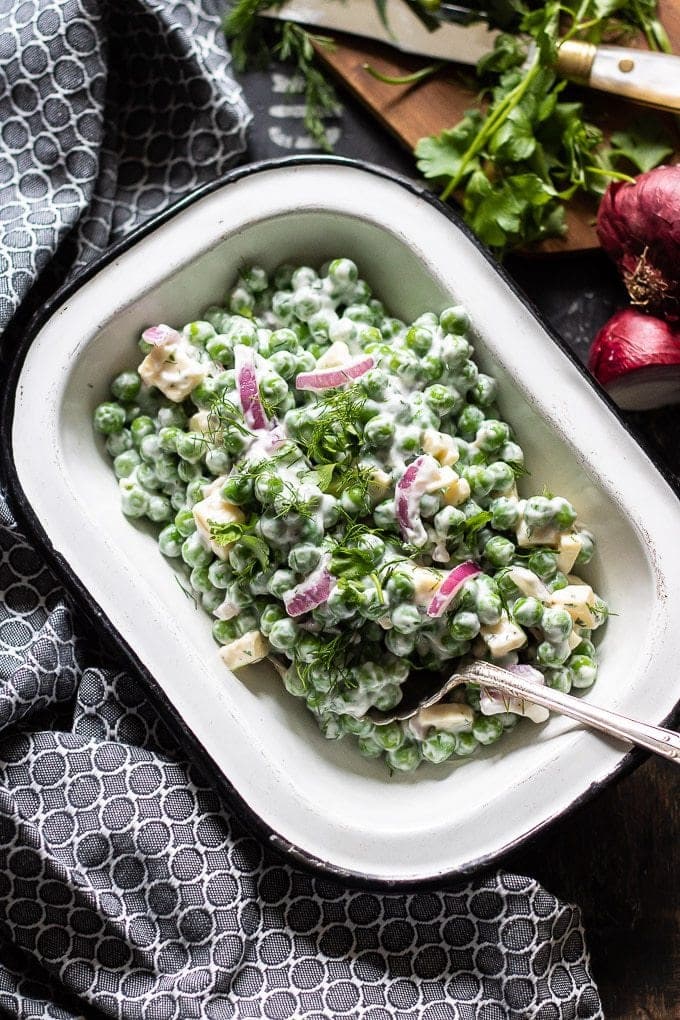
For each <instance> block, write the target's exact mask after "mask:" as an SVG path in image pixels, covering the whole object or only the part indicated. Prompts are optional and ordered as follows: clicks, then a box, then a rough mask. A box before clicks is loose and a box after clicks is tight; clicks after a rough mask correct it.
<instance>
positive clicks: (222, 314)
mask: <svg viewBox="0 0 680 1020" xmlns="http://www.w3.org/2000/svg"><path fill="white" fill-rule="evenodd" d="M229 318H230V316H229V315H228V313H227V310H226V308H222V307H221V306H220V305H210V307H209V308H206V310H205V311H204V312H203V319H204V320H205V321H206V322H207V323H208V324H209V325H210V326H212V327H213V328H214V329H215V330H217V332H218V333H219V332H220V331H221V330H222V329H223V327H224V326H225V325H226V324H227V323H228V322H229Z"/></svg>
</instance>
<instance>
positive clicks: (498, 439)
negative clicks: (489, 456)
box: [475, 419, 510, 453]
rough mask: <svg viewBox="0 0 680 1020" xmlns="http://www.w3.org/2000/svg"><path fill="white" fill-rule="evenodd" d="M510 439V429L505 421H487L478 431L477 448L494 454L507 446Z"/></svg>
mask: <svg viewBox="0 0 680 1020" xmlns="http://www.w3.org/2000/svg"><path fill="white" fill-rule="evenodd" d="M509 438H510V429H509V427H508V426H507V425H506V424H505V422H504V421H494V420H493V419H487V420H485V421H483V422H482V424H481V425H480V426H479V428H478V429H477V436H476V439H475V441H476V443H477V446H478V447H479V448H480V449H481V450H484V451H485V452H486V453H493V452H495V451H496V450H500V449H501V447H502V446H505V444H506V443H507V441H508V439H509Z"/></svg>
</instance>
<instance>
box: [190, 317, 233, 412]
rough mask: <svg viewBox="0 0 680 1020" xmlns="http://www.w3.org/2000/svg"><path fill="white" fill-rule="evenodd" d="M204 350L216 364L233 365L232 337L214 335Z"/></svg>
mask: <svg viewBox="0 0 680 1020" xmlns="http://www.w3.org/2000/svg"><path fill="white" fill-rule="evenodd" d="M205 349H206V351H207V352H208V354H209V355H210V357H211V358H212V359H213V361H216V362H218V364H220V365H227V366H229V367H231V366H232V365H233V364H234V340H233V338H232V337H230V336H227V335H225V334H224V333H216V334H215V336H213V337H211V338H210V340H208V342H207V344H206V346H205ZM192 399H193V394H192Z"/></svg>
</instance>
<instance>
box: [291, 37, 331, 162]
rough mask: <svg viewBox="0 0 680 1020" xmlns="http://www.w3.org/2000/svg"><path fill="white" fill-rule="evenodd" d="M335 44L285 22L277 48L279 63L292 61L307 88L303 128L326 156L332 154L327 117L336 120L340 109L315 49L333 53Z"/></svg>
mask: <svg viewBox="0 0 680 1020" xmlns="http://www.w3.org/2000/svg"><path fill="white" fill-rule="evenodd" d="M334 45H335V44H334V42H333V40H332V39H331V38H329V36H326V35H317V34H315V33H312V32H309V31H307V29H304V28H302V27H301V26H300V25H294V24H293V23H292V22H291V21H285V22H284V23H283V25H282V26H281V39H280V40H279V43H278V45H277V46H276V47H275V48H274V55H275V56H276V57H278V59H279V60H283V61H289V62H290V63H291V64H292V65H293V66H294V67H295V69H296V71H297V72H298V74H299V76H300V78H301V79H302V82H303V85H304V99H305V114H304V119H303V122H304V125H305V128H306V129H307V131H308V132H309V134H310V136H311V137H312V138H313V139H314V141H315V142H316V144H317V145H318V147H319V148H320V149H323V150H324V152H332V151H333V146H332V144H331V141H330V139H329V137H328V132H327V130H326V125H325V123H324V118H325V117H337V116H338V114H339V112H340V110H341V106H340V103H339V101H338V97H337V94H336V91H335V89H334V88H333V86H332V85H331V83H330V82H329V81H327V79H326V78H325V77H324V76H323V74H322V72H321V71H320V70H319V68H318V67H317V66H316V63H315V60H316V56H315V52H314V46H323V48H324V49H328V50H332V49H333V47H334Z"/></svg>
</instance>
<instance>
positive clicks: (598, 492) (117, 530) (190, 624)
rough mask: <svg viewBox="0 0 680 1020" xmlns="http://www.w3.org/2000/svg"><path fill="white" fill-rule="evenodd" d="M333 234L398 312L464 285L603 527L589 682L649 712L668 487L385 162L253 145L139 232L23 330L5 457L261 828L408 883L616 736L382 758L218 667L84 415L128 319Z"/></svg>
mask: <svg viewBox="0 0 680 1020" xmlns="http://www.w3.org/2000/svg"><path fill="white" fill-rule="evenodd" d="M339 254H344V255H347V256H349V257H351V258H353V259H355V260H356V262H357V263H358V264H359V266H360V270H361V272H362V274H363V275H365V276H366V277H367V279H368V281H369V283H370V284H371V285H372V287H373V289H374V291H375V293H376V294H377V295H378V296H380V297H381V298H382V299H383V300H384V301H385V304H386V305H387V307H388V308H389V309H390V310H391V311H392V313H393V314H396V315H398V316H400V317H401V318H404V319H408V318H411V317H414V316H415V315H417V314H418V313H419V312H422V311H425V310H428V309H440V308H442V307H444V306H446V305H447V304H450V303H452V301H456V302H461V303H463V304H465V305H466V307H467V308H468V311H469V313H470V317H471V320H472V323H473V328H474V333H475V337H476V340H475V346H476V351H477V359H478V361H479V363H480V365H481V366H482V368H483V369H484V370H486V371H490V372H491V373H492V374H493V375H495V376H496V378H497V379H498V380H499V383H500V393H501V399H500V406H501V411H502V413H503V415H504V417H505V418H506V419H507V420H508V421H510V423H511V424H512V425H513V427H514V428H515V430H516V432H517V434H518V438H519V441H520V443H521V444H522V446H523V447H524V450H525V454H526V460H527V465H528V467H529V469H530V471H531V477H530V478H529V479H528V480H527V481H528V483H529V484H530V486H531V490H532V491H534V492H540V491H541V489H542V487H543V485H544V484H545V485H547V486H548V487H549V488H550V489H552V490H554V491H556V492H559V493H560V494H563V495H565V496H567V497H569V498H570V499H572V500H573V501H574V503H575V504H576V506H577V508H578V510H579V517H580V519H581V520H582V521H583V522H584V523H586V524H587V525H588V526H589V527H591V528H592V530H594V532H595V533H596V535H597V538H598V555H597V557H596V562H595V563H594V564H593V565H592V570H591V569H590V568H586V569H587V577H588V580H589V581H591V582H592V583H593V585H594V586H595V588H596V590H597V591H598V592H600V593H602V595H603V596H604V597H605V598H606V599H607V600H608V601H609V603H610V605H611V607H612V609H613V610H614V611H615V612H616V613H617V614H618V615H616V616H612V618H611V619H610V620H609V622H608V624H607V627H606V628H605V630H606V633H605V635H604V638H603V640H604V649H603V656H602V666H601V671H600V676H599V679H598V681H597V684H596V686H595V688H594V689H593V700H594V701H597V702H598V703H600V704H602V705H604V706H607V707H609V708H612V709H614V710H617V711H620V712H622V713H624V714H627V715H630V716H633V717H637V718H639V719H641V720H645V721H647V722H650V723H661V722H663V721H665V720H666V719H667V718H668V717H669V716H670V715H671V713H672V711H673V709H674V706H675V704H676V701H677V700H678V682H677V679H676V677H677V671H678V661H679V658H680V627H678V626H677V621H678V619H680V581H679V579H680V543H678V542H675V541H669V536H673V535H677V534H680V506H679V504H678V502H677V499H676V496H675V495H674V493H673V491H672V490H671V488H670V487H669V486H668V485H667V483H666V482H665V481H664V479H663V477H662V476H661V474H660V473H659V471H658V470H657V469H656V468H655V467H654V465H653V464H652V462H651V461H650V460H649V458H648V457H647V456H646V454H645V453H644V452H643V451H642V450H641V449H640V447H639V446H638V445H637V444H636V442H635V441H634V440H633V439H632V437H631V436H630V435H629V434H628V432H627V431H626V429H625V427H624V425H623V424H622V423H621V421H620V420H619V419H618V418H617V417H616V416H615V414H614V413H613V412H612V410H611V409H610V407H609V406H608V405H607V403H605V402H604V401H603V400H602V398H601V396H600V395H599V393H598V392H597V391H596V389H595V388H594V387H593V386H592V385H590V384H589V383H588V382H587V381H586V379H585V376H584V374H583V372H582V370H581V369H580V368H579V366H577V365H576V364H575V363H574V361H573V360H572V359H571V358H570V357H569V356H568V355H567V354H566V353H565V351H564V350H563V349H562V348H561V347H560V346H559V345H558V344H557V343H556V342H555V341H554V339H553V338H552V337H551V336H550V335H549V334H548V332H547V331H546V328H545V326H544V325H543V324H542V323H541V322H540V321H539V320H538V319H537V318H536V316H535V314H534V312H533V311H532V310H531V309H530V308H529V307H528V306H527V304H526V303H525V301H524V300H523V299H522V298H521V296H519V295H518V294H517V293H516V292H515V291H514V290H513V289H512V287H511V285H510V284H509V283H508V281H507V280H506V279H505V278H504V276H503V274H502V273H501V272H499V270H498V269H497V267H496V266H495V265H494V264H493V263H492V262H491V261H490V260H489V258H488V257H487V256H486V254H485V253H484V251H483V250H482V249H481V248H480V247H479V246H478V244H477V243H476V242H475V241H474V239H472V238H471V237H470V235H469V234H468V233H467V232H466V231H465V229H464V228H462V227H461V226H460V225H459V223H458V222H457V220H456V219H455V218H454V217H453V216H452V215H451V213H450V212H449V211H448V210H446V209H445V208H444V207H443V206H441V205H439V204H438V203H437V202H436V201H434V200H433V199H431V198H430V197H426V196H425V194H424V193H423V192H422V191H421V189H420V188H419V187H418V186H417V185H413V184H410V183H408V182H405V181H403V180H401V179H399V178H396V177H394V176H392V175H390V174H388V173H386V172H383V171H380V170H377V169H374V168H362V167H360V166H358V165H356V164H352V163H350V162H348V161H343V160H334V159H308V160H305V159H302V160H289V161H284V162H281V163H278V164H264V165H260V166H258V167H254V168H253V167H248V168H246V169H245V170H241V171H238V172H236V173H234V174H232V175H230V176H229V177H228V178H226V179H225V181H222V182H218V183H217V184H216V185H214V186H212V187H209V188H208V189H205V190H203V191H201V192H199V193H197V194H196V195H194V196H192V197H191V198H190V199H189V200H188V201H185V202H184V203H182V204H181V205H180V206H178V207H175V209H174V210H173V211H172V212H171V213H170V214H166V215H165V216H164V217H161V218H160V219H159V220H156V221H155V222H154V223H153V224H152V225H151V226H150V227H147V228H145V229H143V230H142V231H139V232H137V233H136V234H135V235H134V237H133V238H131V239H130V241H128V242H126V243H125V244H123V245H121V246H119V247H118V248H117V249H116V250H115V252H114V253H113V255H111V256H107V257H106V258H104V259H102V260H101V261H100V262H99V263H98V264H97V266H95V267H94V268H93V269H92V270H90V271H89V272H88V274H87V276H86V278H85V279H84V280H83V279H82V278H81V281H80V282H79V283H78V285H77V286H75V287H70V288H68V289H67V290H66V291H64V292H62V294H61V295H60V296H59V299H58V301H57V302H56V303H55V304H53V305H52V306H51V307H50V308H49V309H48V310H47V313H46V314H45V315H44V316H43V317H42V318H41V321H40V322H38V323H36V324H35V325H34V327H33V328H32V329H31V331H30V336H29V337H27V339H26V343H25V345H24V349H23V363H22V364H20V365H17V368H16V379H15V381H16V388H15V401H14V407H13V409H12V407H11V406H10V405H11V403H12V399H11V394H10V397H9V401H8V405H7V407H6V408H5V412H6V416H7V415H10V414H11V413H12V410H13V419H12V426H11V449H8V450H6V457H8V458H9V461H10V463H9V467H10V468H11V474H12V477H11V479H10V482H11V486H12V492H13V496H14V502H15V504H16V505H17V507H18V509H19V511H20V512H21V514H22V516H23V518H24V523H25V524H26V525H27V526H29V527H31V528H33V530H34V531H35V532H36V533H37V535H38V537H39V538H40V539H41V540H42V541H43V543H44V545H45V547H46V548H47V549H48V550H49V551H50V554H51V556H52V557H53V562H55V563H56V565H57V567H58V569H60V571H61V573H62V576H63V577H64V578H65V580H66V581H67V583H69V584H70V585H71V588H72V590H73V591H74V592H75V593H76V594H77V595H79V596H80V597H81V599H82V600H83V602H84V604H85V605H86V606H87V607H88V608H89V609H90V610H91V611H92V612H94V613H95V614H96V616H97V617H98V618H99V619H100V621H101V622H102V623H103V624H104V626H105V627H108V628H109V629H110V630H111V632H112V633H113V635H114V636H115V638H116V640H117V642H118V644H119V645H120V647H121V648H122V649H123V651H124V652H125V653H126V654H127V655H128V656H129V657H130V659H131V661H132V663H133V664H134V665H135V666H136V667H138V668H139V670H140V671H141V675H142V676H143V677H145V678H146V682H147V683H148V684H149V686H150V689H152V690H154V691H155V692H156V694H157V696H159V697H160V699H161V701H162V703H163V704H164V705H165V706H166V708H167V711H168V713H169V715H170V716H171V717H172V718H174V719H175V720H177V721H178V722H179V723H180V724H181V726H182V728H183V729H184V730H185V731H186V733H187V735H188V738H189V739H190V741H191V742H192V744H193V746H194V747H200V748H201V749H202V750H203V752H205V753H206V754H207V755H208V756H209V758H210V759H211V760H212V762H213V763H214V766H215V768H216V770H217V772H218V773H219V774H221V776H223V777H226V780H227V782H228V786H229V790H230V793H231V796H232V797H233V798H234V800H235V802H236V804H237V805H238V806H240V808H241V810H242V811H243V812H244V813H245V814H246V815H247V816H248V817H249V818H250V819H251V821H255V822H256V824H257V826H258V827H259V830H260V832H266V833H267V835H268V838H269V839H270V840H271V842H272V843H273V844H274V845H276V846H277V847H279V848H281V849H283V850H285V851H288V852H289V853H291V854H293V855H294V856H295V858H296V859H297V860H298V861H302V862H305V863H307V864H309V865H310V866H312V867H317V868H319V869H321V870H325V871H328V872H332V873H335V874H338V875H342V876H343V877H346V878H348V879H351V880H363V881H376V882H383V883H388V884H391V885H396V884H402V883H403V884H408V885H411V884H415V883H418V882H424V881H429V882H433V881H437V880H440V879H442V878H443V877H445V876H446V877H449V876H451V875H453V874H461V873H464V872H469V871H471V870H473V869H475V868H477V867H479V866H481V865H482V864H488V863H489V862H490V861H492V860H495V859H497V858H498V857H499V856H500V855H501V854H502V853H503V852H504V851H507V850H508V849H509V848H511V847H514V846H516V845H517V844H518V843H519V842H521V841H522V840H523V839H526V838H527V837H528V836H529V835H530V834H532V833H535V832H536V831H537V830H539V829H541V828H542V827H543V826H545V825H546V824H547V823H548V822H549V821H551V820H552V819H554V818H556V817H558V816H560V815H562V814H563V813H565V812H566V811H568V810H569V809H570V808H571V807H573V806H574V805H575V804H576V803H579V802H580V801H582V800H583V798H584V797H585V796H587V795H588V794H589V793H592V792H593V791H594V790H595V789H596V788H597V787H598V786H599V785H601V784H602V783H603V782H605V781H606V780H607V779H609V778H611V777H612V776H613V775H614V774H615V773H617V772H619V771H620V770H621V768H622V767H623V766H624V764H626V763H627V764H630V762H631V757H630V755H626V749H625V747H622V746H621V745H619V744H614V743H613V742H609V741H608V740H606V739H604V738H603V737H601V736H598V735H596V734H594V733H590V732H586V731H584V730H582V729H579V728H578V727H575V726H574V724H572V723H570V722H569V721H567V720H565V719H558V718H555V719H552V720H551V721H550V722H549V723H547V724H546V725H545V726H543V727H535V726H534V725H533V724H532V723H530V722H528V721H527V722H523V723H521V724H520V725H519V726H518V727H517V728H516V729H515V731H514V732H513V733H512V735H510V736H509V737H507V738H506V739H504V740H503V741H501V742H500V743H499V744H496V745H493V746H492V747H490V748H487V749H486V750H483V751H482V752H481V753H479V754H477V755H476V756H475V757H474V758H472V759H468V760H461V761H460V762H459V763H457V764H454V765H451V766H439V767H435V766H429V765H423V766H421V767H420V768H419V769H418V770H417V771H416V772H415V773H414V774H411V775H406V776H404V775H393V776H392V777H390V776H389V775H388V773H387V771H386V769H385V766H384V764H383V763H381V762H375V761H371V760H366V759H363V758H362V757H360V755H359V754H358V752H357V750H356V747H355V745H354V744H353V743H352V742H350V740H349V739H345V740H344V741H340V742H335V741H327V740H325V739H324V737H323V736H322V735H321V734H320V732H319V731H318V729H317V727H316V724H315V722H314V720H313V718H312V717H311V716H310V715H309V713H308V712H307V711H306V709H305V708H304V705H303V704H301V703H300V702H299V701H297V700H296V699H294V698H292V697H291V696H290V695H288V694H287V693H286V692H285V690H284V689H283V687H282V685H281V684H280V682H279V681H278V679H277V677H276V675H275V674H274V673H273V671H271V670H270V668H269V667H265V668H260V667H252V668H251V670H250V672H249V673H248V674H246V673H242V674H240V676H239V677H238V678H236V677H235V676H234V675H232V674H231V673H229V672H228V671H227V670H226V667H224V666H223V664H222V663H221V661H220V659H219V657H218V655H217V646H216V645H215V644H214V642H213V640H212V637H211V625H210V618H209V617H208V615H207V614H205V613H204V612H203V611H201V610H195V609H194V607H193V605H192V603H191V602H190V601H188V600H187V599H186V597H185V595H184V594H183V593H182V591H181V590H180V587H179V585H178V584H177V583H176V579H175V577H174V576H173V566H172V563H171V562H169V561H166V560H165V559H164V558H163V557H162V556H161V555H160V553H159V551H158V548H157V545H156V542H155V540H154V538H153V537H152V533H151V529H150V528H149V529H147V528H144V527H140V526H135V525H132V524H131V523H130V522H129V521H128V520H126V519H125V518H124V517H123V516H122V514H121V512H120V509H119V497H118V491H117V483H116V480H115V478H114V475H113V472H112V471H111V466H110V462H109V460H108V458H107V456H106V454H105V452H104V450H103V447H102V444H101V443H100V442H99V441H98V440H96V439H95V437H94V436H93V433H92V429H91V426H90V422H91V415H92V410H93V408H94V407H95V405H96V404H97V403H98V402H99V401H101V400H103V399H105V395H106V392H107V385H108V382H109V380H110V379H111V377H112V375H114V374H115V373H116V372H118V371H120V370H121V369H123V368H124V367H132V366H133V365H136V364H137V362H138V360H139V356H138V351H137V347H136V338H137V337H138V336H139V333H140V331H141V330H142V329H143V328H144V327H146V326H147V325H149V324H151V323H154V322H158V321H163V322H167V323H170V324H171V325H178V326H179V325H181V324H182V323H184V322H186V321H189V320H190V319H192V318H195V317H197V316H198V315H199V313H200V311H201V310H202V309H203V308H204V307H205V306H206V305H209V304H211V303H214V302H216V301H219V300H220V299H221V298H222V296H223V295H224V293H225V292H226V289H227V287H228V286H229V285H230V284H231V283H232V282H233V279H234V277H235V273H236V271H237V269H238V267H239V266H241V265H242V264H243V263H249V262H256V263H260V264H264V265H265V266H266V267H268V268H271V267H273V266H274V265H276V264H278V263H279V262H282V261H292V262H297V263H300V262H305V261H306V262H309V263H310V264H313V265H317V264H320V263H321V262H323V261H324V260H325V259H327V258H329V257H330V256H335V255H339ZM12 390H13V392H14V387H12ZM6 420H8V419H7V418H6ZM11 461H13V464H12V463H11ZM588 696H589V695H588V694H586V697H588Z"/></svg>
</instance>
